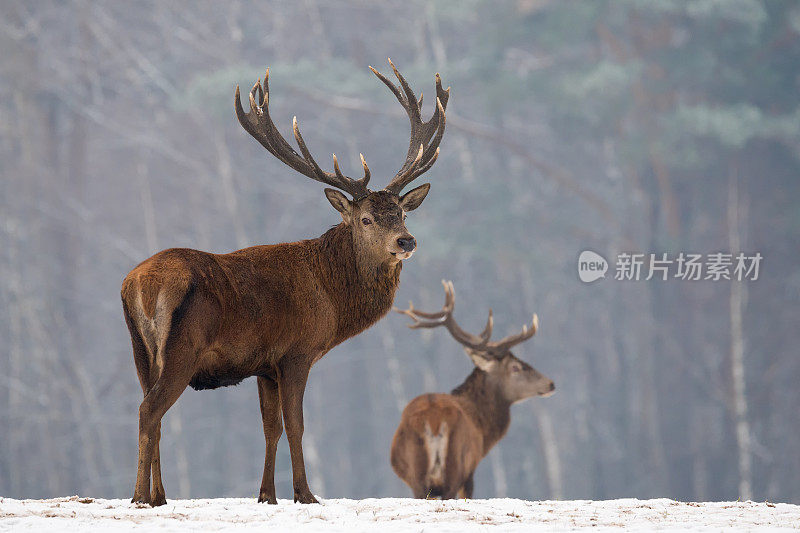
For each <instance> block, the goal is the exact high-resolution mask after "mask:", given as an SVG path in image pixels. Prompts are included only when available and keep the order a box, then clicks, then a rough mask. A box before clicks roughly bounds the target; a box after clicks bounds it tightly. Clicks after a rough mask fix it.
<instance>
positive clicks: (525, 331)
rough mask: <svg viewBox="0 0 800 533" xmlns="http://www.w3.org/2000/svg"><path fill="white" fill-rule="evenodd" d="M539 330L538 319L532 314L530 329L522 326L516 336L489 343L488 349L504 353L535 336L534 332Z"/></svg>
mask: <svg viewBox="0 0 800 533" xmlns="http://www.w3.org/2000/svg"><path fill="white" fill-rule="evenodd" d="M538 329H539V317H538V316H537V315H536V313H534V314H533V320H532V321H531V327H530V328H529V327H528V325H527V324H526V325H524V326H522V332H521V333H517V334H516V335H509V336H508V337H505V338H503V339H501V340H499V341H496V342H490V343H489V347H490V348H491V349H493V350H496V351H498V352H499V351H505V350H509V349H511V348H512V347H513V346H516V345H517V344H519V343H521V342H524V341H526V340H528V339H530V338H531V337H533V336H534V335H535V334H536V330H538Z"/></svg>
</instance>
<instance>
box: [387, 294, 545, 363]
mask: <svg viewBox="0 0 800 533" xmlns="http://www.w3.org/2000/svg"><path fill="white" fill-rule="evenodd" d="M442 285H444V294H445V303H444V307H442V310H441V311H439V312H437V313H426V312H423V311H419V310H417V309H414V304H413V303H411V302H409V303H408V309H398V308H397V307H394V308H393V310H394V311H396V312H398V313H401V314H403V315H407V316H409V317H411V319H412V320H413V321H414V323H412V324H409V326H408V327H410V328H412V329H417V328H435V327H438V326H445V327H446V328H447V330H448V331H449V332H450V334H451V335H452V336H453V338H454V339H456V340H457V341H458V342H460V343H461V344H463V345H464V346H466V347H468V348H472V349H473V350H476V351H479V352H484V353H487V354H491V355H494V356H500V355H502V354H503V353H504V352H507V351H508V350H509V349H511V347H513V346H515V345H517V344H519V343H521V342H523V341H526V340H528V339H530V338H531V337H533V336H534V334H536V330H537V329H539V317H538V316H536V313H534V314H533V320H532V322H531V325H530V327H528V326H527V325H524V326H522V332H520V333H518V334H516V335H509V336H508V337H505V338H503V339H501V340H499V341H496V342H489V339H490V338H491V336H492V327H493V324H494V321H493V318H492V310H491V309H489V318H488V319H487V321H486V327H485V328H483V331H482V332H481V333H480V335H473V334H471V333H467V332H466V331H464V330H463V329H461V328H460V327H459V326H458V324H457V323H456V321H455V319H454V318H453V309H454V308H455V301H456V291H455V288H454V287H453V282H452V281H444V280H442Z"/></svg>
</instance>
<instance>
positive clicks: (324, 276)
mask: <svg viewBox="0 0 800 533" xmlns="http://www.w3.org/2000/svg"><path fill="white" fill-rule="evenodd" d="M316 242H317V245H318V253H317V254H316V256H317V265H316V267H317V269H318V271H319V274H320V275H319V280H320V282H321V283H322V285H323V286H324V288H325V290H326V291H327V292H328V294H329V295H330V297H331V299H332V300H333V301H334V304H335V305H336V308H337V311H338V317H339V325H338V329H337V335H336V339H335V341H334V345H336V344H339V343H340V342H342V341H344V340H345V339H347V338H349V337H352V336H353V335H356V334H358V333H360V332H362V331H364V330H365V329H367V328H368V327H370V326H371V325H372V324H374V323H375V322H377V321H378V320H380V319H381V318H382V317H383V316H384V315H385V314H386V313H387V312H388V311H389V309H391V307H392V302H393V301H394V294H395V291H396V290H397V286H398V285H399V283H400V270H401V269H402V267H403V265H402V263H401V262H399V261H395V262H392V261H390V258H387V259H386V261H385V262H383V263H378V262H376V261H375V260H374V259H372V258H370V257H368V256H367V255H366V254H364V253H359V250H357V249H356V248H355V246H354V244H353V234H352V231H351V229H350V227H349V226H347V225H346V224H344V223H343V222H342V223H340V224H339V225H338V226H334V227H333V228H331V229H329V230H328V231H327V232H325V234H324V235H322V236H321V237H320V238H318V239H316Z"/></svg>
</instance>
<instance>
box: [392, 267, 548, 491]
mask: <svg viewBox="0 0 800 533" xmlns="http://www.w3.org/2000/svg"><path fill="white" fill-rule="evenodd" d="M442 283H443V284H444V290H445V298H446V299H445V305H444V308H442V310H441V311H439V312H438V313H424V312H422V311H418V310H416V309H414V306H413V304H410V303H409V308H408V309H406V310H401V309H397V308H395V311H397V312H399V313H402V314H405V315H408V316H410V317H411V318H412V319H413V320H414V323H413V324H411V325H409V327H410V328H435V327H437V326H444V327H446V328H447V331H449V332H450V334H451V335H452V336H453V338H454V339H455V340H457V341H458V342H460V343H461V344H463V345H464V350H465V351H466V352H467V355H468V356H469V357H470V359H472V362H473V363H474V364H475V370H473V371H472V373H471V374H470V375H469V377H468V378H467V379H466V380H465V381H464V383H462V384H461V385H459V386H458V387H456V388H455V389H454V390H453V392H451V393H450V394H423V395H422V396H417V397H416V398H414V399H413V400H411V402H410V403H409V404H408V405H407V406H406V408H405V409H404V410H403V414H402V417H401V419H400V426H399V427H398V428H397V431H396V432H395V434H394V439H393V440H392V453H391V461H392V468H393V469H394V471H395V473H396V474H397V475H398V476H400V478H401V479H402V480H403V481H405V482H406V484H407V485H408V486H409V487H411V490H412V491H413V492H414V497H415V498H429V497H440V498H442V499H445V500H446V499H450V498H455V497H461V498H471V497H472V488H473V481H472V475H473V473H474V472H475V468H476V467H477V466H478V463H479V462H480V461H481V459H483V458H484V457H485V456H486V454H487V453H489V450H491V449H492V446H494V445H495V444H496V443H497V441H499V440H500V439H501V438H503V436H504V435H505V434H506V431H507V430H508V426H509V423H510V422H511V404H513V403H517V402H520V401H522V400H525V399H527V398H530V397H532V396H549V395H550V394H552V393H553V391H554V390H555V385H554V384H553V382H552V380H550V379H549V378H548V377H546V376H544V375H542V374H540V373H539V372H538V371H537V370H536V369H535V368H533V367H532V366H530V365H529V364H527V363H525V362H524V361H521V360H519V359H517V358H516V357H515V356H514V354H512V353H511V351H510V350H511V348H512V347H513V346H515V345H517V344H519V343H521V342H523V341H526V340H528V339H530V338H531V337H533V335H534V333H536V329H537V327H538V323H539V320H538V318H537V317H536V315H535V314H534V315H533V323H532V324H531V326H530V328H529V327H528V326H524V327H523V328H522V333H519V334H517V335H511V336H509V337H506V338H504V339H503V340H500V341H496V342H490V341H489V339H490V338H491V335H492V324H493V322H492V311H491V309H490V310H489V319H488V320H487V322H486V328H485V329H484V330H483V332H482V333H481V334H480V335H472V334H470V333H467V332H465V331H464V330H462V329H461V328H460V327H459V326H458V324H456V321H455V319H454V318H453V307H454V306H455V289H454V288H453V283H452V282H445V281H443V282H442Z"/></svg>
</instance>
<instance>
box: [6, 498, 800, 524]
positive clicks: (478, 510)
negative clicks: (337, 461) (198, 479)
mask: <svg viewBox="0 0 800 533" xmlns="http://www.w3.org/2000/svg"><path fill="white" fill-rule="evenodd" d="M622 528H629V529H634V530H641V531H652V530H660V531H666V530H687V529H688V530H695V531H712V530H713V531H720V530H725V531H729V530H733V529H737V530H752V529H757V528H763V529H770V530H775V529H785V530H795V531H796V530H800V506H797V505H790V504H784V503H777V504H773V503H755V502H749V501H748V502H718V503H681V502H676V501H672V500H666V499H662V500H635V499H626V500H609V501H585V500H573V501H544V502H529V501H524V500H513V499H492V500H469V501H464V500H455V501H454V500H451V501H446V502H441V501H424V500H411V499H403V498H384V499H367V500H333V499H331V500H324V501H322V503H321V504H320V505H300V504H294V503H292V502H291V501H287V500H279V502H278V505H277V506H276V505H265V504H258V503H256V501H255V500H254V499H242V498H230V499H209V500H169V501H168V502H167V505H165V506H163V507H159V508H156V509H151V508H150V507H137V506H136V505H133V504H131V503H128V502H127V501H125V500H101V499H92V498H81V497H78V496H72V497H70V498H55V499H52V500H14V499H10V498H0V531H15V532H16V531H110V532H116V531H123V530H138V531H210V530H213V531H229V530H236V531H246V530H251V531H255V530H260V531H265V530H267V531H291V532H292V533H301V532H307V531H337V532H338V531H341V532H348V533H349V532H353V531H380V532H382V533H391V532H394V531H435V532H444V531H453V532H463V531H487V530H498V531H499V530H502V531H520V532H522V531H525V532H528V531H553V530H562V531H563V530H574V529H591V530H593V531H603V530H619V529H622Z"/></svg>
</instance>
